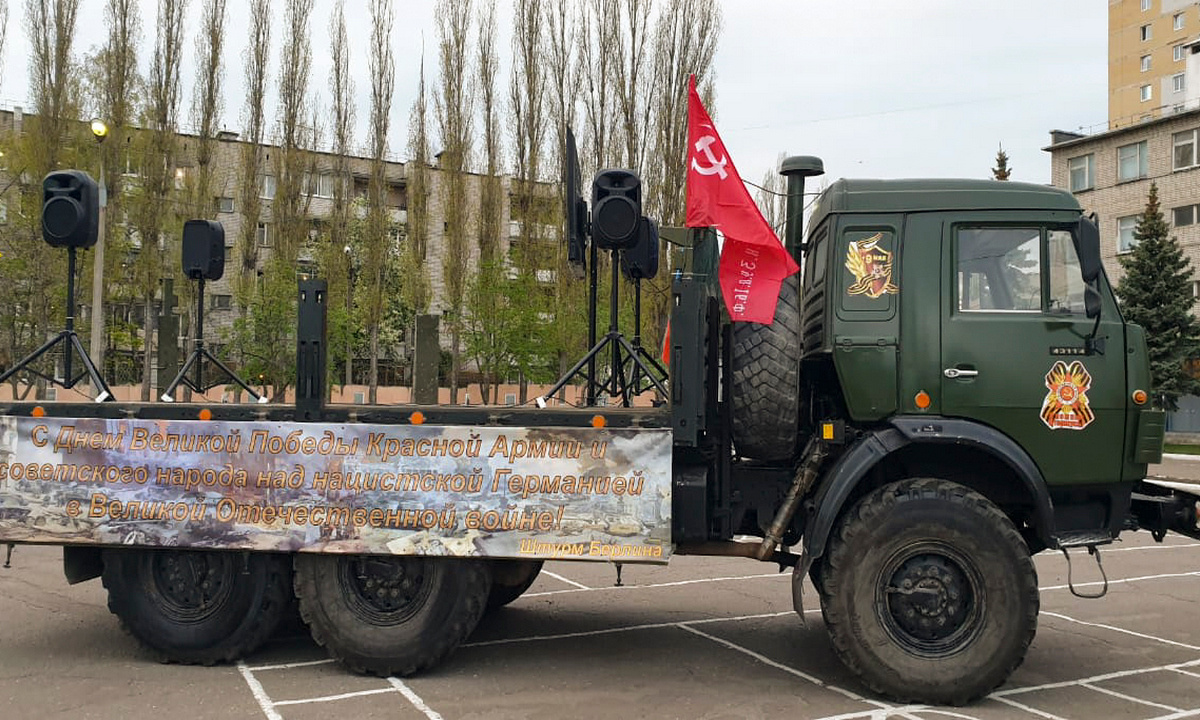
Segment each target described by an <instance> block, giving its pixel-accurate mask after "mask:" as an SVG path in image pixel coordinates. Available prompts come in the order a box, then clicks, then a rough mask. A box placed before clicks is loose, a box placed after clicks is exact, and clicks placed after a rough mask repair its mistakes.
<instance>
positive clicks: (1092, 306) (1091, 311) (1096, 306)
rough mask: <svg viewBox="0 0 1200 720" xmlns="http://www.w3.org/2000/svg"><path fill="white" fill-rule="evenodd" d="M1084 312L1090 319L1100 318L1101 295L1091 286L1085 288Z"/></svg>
mask: <svg viewBox="0 0 1200 720" xmlns="http://www.w3.org/2000/svg"><path fill="white" fill-rule="evenodd" d="M1083 310H1084V312H1085V313H1087V316H1088V318H1089V319H1090V318H1098V317H1100V293H1098V292H1096V289H1095V288H1093V287H1092V286H1091V285H1087V286H1085V287H1084V288H1083Z"/></svg>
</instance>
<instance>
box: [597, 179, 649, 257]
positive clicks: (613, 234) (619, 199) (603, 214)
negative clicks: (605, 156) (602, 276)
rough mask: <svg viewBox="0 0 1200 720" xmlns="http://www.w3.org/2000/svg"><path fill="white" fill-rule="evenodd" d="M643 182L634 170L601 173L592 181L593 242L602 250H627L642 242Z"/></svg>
mask: <svg viewBox="0 0 1200 720" xmlns="http://www.w3.org/2000/svg"><path fill="white" fill-rule="evenodd" d="M641 220H642V181H641V180H640V179H638V176H637V174H636V173H634V172H633V171H632V170H601V171H600V172H598V173H596V178H595V179H594V180H593V181H592V242H594V243H596V247H598V248H600V249H601V250H624V249H625V248H628V247H632V246H633V244H634V243H636V242H637V239H638V230H639V229H640V227H641Z"/></svg>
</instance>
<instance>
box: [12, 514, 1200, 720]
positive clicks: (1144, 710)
mask: <svg viewBox="0 0 1200 720" xmlns="http://www.w3.org/2000/svg"><path fill="white" fill-rule="evenodd" d="M60 555H61V551H60V550H59V549H57V548H53V547H18V548H17V549H16V552H15V554H14V555H13V558H12V567H11V568H6V569H0V717H10V718H72V719H73V720H74V719H81V718H128V719H130V720H133V719H137V718H146V719H147V720H163V718H165V717H166V718H171V719H172V720H176V719H180V720H182V719H183V718H249V719H254V718H267V719H268V720H273V719H277V718H278V719H282V718H287V719H288V720H295V719H302V718H327V717H330V716H337V717H353V718H356V719H357V718H416V719H417V720H420V719H421V718H425V719H426V720H430V719H435V718H445V719H446V720H451V719H460V718H513V719H516V718H545V719H547V720H559V719H561V718H603V719H605V720H610V719H612V718H635V717H636V718H689V719H691V718H782V717H787V718H824V719H832V718H839V719H840V718H845V719H847V720H848V719H850V718H878V717H888V716H897V717H906V718H909V719H910V720H911V719H912V718H944V717H958V718H979V719H980V720H986V719H990V718H1043V719H1049V720H1055V719H1057V718H1089V719H1090V718H1096V717H1105V718H1164V719H1165V718H1183V717H1189V716H1200V623H1197V622H1196V618H1198V617H1200V543H1197V542H1193V541H1190V540H1187V539H1184V538H1176V537H1171V538H1168V539H1167V542H1166V543H1165V544H1162V545H1159V544H1156V543H1154V542H1153V541H1152V540H1151V539H1150V538H1149V537H1148V536H1147V535H1145V534H1133V535H1127V536H1126V537H1124V538H1123V539H1122V541H1121V542H1119V543H1117V544H1116V545H1114V546H1111V547H1109V548H1106V549H1105V550H1104V551H1103V559H1104V568H1105V569H1106V571H1107V573H1108V577H1109V581H1110V590H1109V593H1108V597H1106V598H1104V599H1101V600H1082V599H1079V598H1076V597H1074V596H1072V594H1071V593H1070V592H1069V590H1068V589H1067V586H1066V584H1067V565H1066V563H1065V561H1064V560H1063V558H1062V556H1061V555H1059V554H1053V553H1042V554H1040V555H1038V556H1037V558H1036V565H1037V568H1038V573H1039V584H1040V586H1041V588H1042V613H1041V616H1040V619H1039V630H1038V634H1037V637H1036V639H1035V640H1034V642H1033V645H1032V647H1031V648H1030V651H1029V654H1028V656H1027V658H1026V660H1025V663H1024V664H1023V665H1022V666H1021V667H1020V668H1019V669H1018V670H1017V672H1016V673H1015V674H1014V675H1013V677H1012V678H1011V679H1010V680H1009V682H1008V683H1006V684H1005V685H1004V686H1002V687H1001V688H999V689H998V690H997V691H996V692H994V693H992V694H991V695H990V696H989V697H988V698H986V699H985V700H983V701H981V702H979V703H977V704H975V705H973V706H970V707H966V708H953V709H950V708H927V707H923V706H907V707H900V706H897V705H895V704H894V703H890V702H888V701H886V700H883V699H881V698H878V697H876V696H874V695H872V694H871V693H870V692H869V691H868V690H867V689H866V688H864V687H863V686H862V685H861V684H859V682H858V681H857V679H856V678H855V677H854V676H853V675H851V674H850V673H849V672H848V671H847V670H846V669H845V668H844V667H843V666H842V665H841V664H840V663H839V662H838V660H837V659H836V657H835V656H834V654H833V650H832V647H831V646H830V643H829V639H828V636H827V634H826V632H825V628H824V626H823V625H822V622H821V616H820V612H819V611H818V610H817V609H816V606H815V596H814V594H813V593H812V592H811V589H810V591H809V592H808V594H807V599H808V601H809V603H810V605H811V607H810V609H809V612H808V614H807V617H806V620H807V623H805V624H802V623H801V622H800V619H799V618H798V617H797V616H796V615H795V613H794V612H793V611H792V609H791V599H790V595H789V580H788V577H789V576H788V575H787V574H786V573H784V574H780V573H777V572H775V571H774V567H773V566H770V565H764V564H759V563H756V562H754V561H750V560H740V559H724V558H717V559H714V558H688V557H681V558H677V559H675V560H673V561H672V562H671V564H670V565H669V566H666V567H649V566H629V565H627V566H625V568H624V571H623V577H622V581H623V584H622V585H621V586H616V585H615V581H616V574H615V572H614V569H613V568H612V567H611V566H606V565H591V564H580V563H548V564H547V566H546V571H545V572H543V573H542V575H541V577H540V578H539V579H538V581H537V582H536V583H535V585H534V586H533V587H532V588H531V589H530V591H529V592H528V593H527V594H526V595H525V596H524V597H522V598H521V599H519V600H517V601H516V602H514V603H513V604H512V605H510V606H509V607H507V608H504V609H501V610H499V611H497V612H495V613H493V614H491V615H490V616H488V617H486V618H485V619H484V621H483V622H482V624H481V625H480V626H479V628H478V629H477V630H476V632H475V633H474V635H473V636H472V637H471V638H470V639H469V640H468V642H467V644H466V645H465V646H464V647H462V648H460V649H459V650H458V652H457V653H456V654H455V655H453V656H452V657H451V658H450V659H449V660H448V661H447V662H446V663H444V664H443V665H442V666H440V667H438V668H436V669H435V670H433V671H431V672H427V673H425V674H423V675H419V676H416V677H412V678H405V679H398V678H389V679H381V678H368V677H360V676H356V675H353V674H350V673H348V672H346V671H345V670H343V669H342V668H341V667H340V666H338V665H336V664H334V663H332V662H330V661H328V659H327V658H326V657H325V655H324V653H323V651H322V650H321V649H320V648H319V647H317V646H316V645H315V644H314V643H313V642H312V641H311V640H310V639H309V638H308V637H307V636H306V635H305V634H304V631H303V627H302V626H301V627H292V628H289V629H286V630H285V631H283V632H281V633H280V634H279V636H278V637H276V638H275V639H273V640H272V641H270V642H269V643H268V644H267V646H266V647H264V648H263V649H262V650H261V651H259V652H258V653H256V654H255V655H254V656H253V657H250V658H247V659H246V661H245V662H243V663H240V664H237V665H230V666H218V667H209V668H204V667H185V666H178V665H162V664H159V663H157V662H155V661H154V660H152V659H151V658H150V656H149V655H148V654H147V653H146V652H144V651H143V650H141V649H140V648H139V647H138V645H137V644H136V643H135V642H134V641H133V639H132V638H130V637H129V636H128V635H126V634H124V633H122V631H121V630H120V628H119V626H118V623H117V621H116V620H115V618H113V617H112V616H111V615H109V613H108V611H107V609H106V607H105V594H104V590H103V588H102V587H101V586H100V584H99V582H96V581H92V582H88V583H83V584H80V585H76V586H68V585H67V584H66V582H65V580H63V578H62V573H61V562H60ZM1074 572H1075V575H1074V578H1075V582H1076V583H1077V584H1078V585H1079V586H1081V589H1083V590H1088V591H1094V590H1096V589H1098V588H1099V575H1098V573H1097V569H1096V566H1095V565H1094V564H1088V563H1087V562H1086V555H1081V556H1080V557H1079V558H1078V559H1077V561H1076V566H1075V568H1074Z"/></svg>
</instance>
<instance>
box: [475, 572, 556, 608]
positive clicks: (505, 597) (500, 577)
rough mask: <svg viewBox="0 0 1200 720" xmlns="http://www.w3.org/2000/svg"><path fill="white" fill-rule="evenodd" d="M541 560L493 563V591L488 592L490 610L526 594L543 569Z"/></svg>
mask: <svg viewBox="0 0 1200 720" xmlns="http://www.w3.org/2000/svg"><path fill="white" fill-rule="evenodd" d="M542 564H543V562H542V561H541V560H498V561H496V563H495V564H493V565H492V591H491V592H490V593H488V599H487V609H488V610H489V611H491V610H495V609H496V608H501V607H504V606H505V605H507V604H509V603H510V602H512V601H513V600H516V599H517V598H519V597H521V596H522V595H524V594H525V591H526V590H528V589H529V587H530V586H531V585H533V581H534V580H537V576H538V573H540V572H541V571H542Z"/></svg>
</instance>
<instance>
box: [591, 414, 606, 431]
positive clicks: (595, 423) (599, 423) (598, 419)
mask: <svg viewBox="0 0 1200 720" xmlns="http://www.w3.org/2000/svg"><path fill="white" fill-rule="evenodd" d="M606 425H608V421H607V420H605V419H604V416H603V415H593V416H592V427H594V428H602V427H604V426H606Z"/></svg>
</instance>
